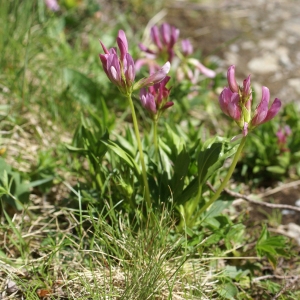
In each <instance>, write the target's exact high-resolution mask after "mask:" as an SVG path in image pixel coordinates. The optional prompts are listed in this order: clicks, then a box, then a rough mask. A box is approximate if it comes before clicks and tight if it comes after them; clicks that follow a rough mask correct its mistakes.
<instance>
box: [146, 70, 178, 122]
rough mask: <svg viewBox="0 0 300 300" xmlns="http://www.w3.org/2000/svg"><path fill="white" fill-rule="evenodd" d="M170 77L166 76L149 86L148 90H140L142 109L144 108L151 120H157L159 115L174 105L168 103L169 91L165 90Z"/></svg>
mask: <svg viewBox="0 0 300 300" xmlns="http://www.w3.org/2000/svg"><path fill="white" fill-rule="evenodd" d="M169 80H170V77H169V76H166V77H165V78H164V79H163V80H162V81H161V82H160V83H156V84H154V85H153V86H150V87H149V88H148V90H147V89H146V88H142V89H141V91H140V100H141V103H142V105H143V107H144V108H146V109H147V110H148V111H149V112H150V113H151V115H152V116H153V118H158V116H159V115H160V113H161V112H162V111H164V110H165V109H167V108H169V107H171V106H172V105H173V104H174V103H173V102H172V101H168V98H169V95H170V89H167V88H166V84H167V83H168V82H169Z"/></svg>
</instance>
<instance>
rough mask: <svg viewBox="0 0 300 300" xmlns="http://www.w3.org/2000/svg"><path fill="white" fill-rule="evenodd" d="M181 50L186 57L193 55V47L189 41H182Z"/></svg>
mask: <svg viewBox="0 0 300 300" xmlns="http://www.w3.org/2000/svg"><path fill="white" fill-rule="evenodd" d="M181 48H182V53H183V55H184V56H189V55H191V54H192V53H193V46H192V44H191V42H190V40H188V39H184V40H182V41H181Z"/></svg>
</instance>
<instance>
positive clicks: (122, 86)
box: [99, 30, 170, 94]
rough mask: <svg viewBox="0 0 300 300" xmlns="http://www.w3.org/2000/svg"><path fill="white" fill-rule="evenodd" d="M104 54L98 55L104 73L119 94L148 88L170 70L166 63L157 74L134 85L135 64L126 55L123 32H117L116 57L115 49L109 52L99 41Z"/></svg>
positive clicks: (127, 54)
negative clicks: (117, 89)
mask: <svg viewBox="0 0 300 300" xmlns="http://www.w3.org/2000/svg"><path fill="white" fill-rule="evenodd" d="M100 43H101V46H102V49H103V51H104V54H99V57H100V60H101V63H102V66H103V69H104V72H105V73H106V75H107V77H108V78H109V80H110V81H111V82H112V83H114V84H115V85H116V86H117V87H118V88H119V90H120V91H121V93H123V94H130V93H132V91H133V90H136V89H139V88H142V87H145V86H150V85H153V84H155V83H158V82H160V81H162V80H163V79H164V78H165V77H166V75H167V73H168V72H169V70H170V63H169V62H167V63H166V64H165V65H164V66H163V67H162V68H161V69H160V70H159V71H158V72H156V73H154V74H152V75H150V76H149V77H148V78H143V79H141V80H140V81H139V82H137V83H136V84H134V80H135V64H134V61H133V59H132V57H131V55H130V54H129V53H128V42H127V38H126V35H125V32H124V31H123V30H119V33H118V37H117V44H118V48H119V52H120V54H119V55H118V53H117V50H116V48H110V49H109V50H108V49H107V48H106V47H105V46H104V44H103V43H102V42H101V41H100Z"/></svg>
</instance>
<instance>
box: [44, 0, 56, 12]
mask: <svg viewBox="0 0 300 300" xmlns="http://www.w3.org/2000/svg"><path fill="white" fill-rule="evenodd" d="M45 3H46V6H47V7H48V8H49V9H50V10H52V11H59V10H60V7H59V5H58V3H57V1H56V0H45Z"/></svg>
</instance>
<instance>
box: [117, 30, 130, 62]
mask: <svg viewBox="0 0 300 300" xmlns="http://www.w3.org/2000/svg"><path fill="white" fill-rule="evenodd" d="M117 43H118V46H119V49H120V53H121V60H123V59H124V57H125V55H126V53H128V42H127V39H126V35H125V32H124V31H123V30H119V33H118V37H117Z"/></svg>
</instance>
